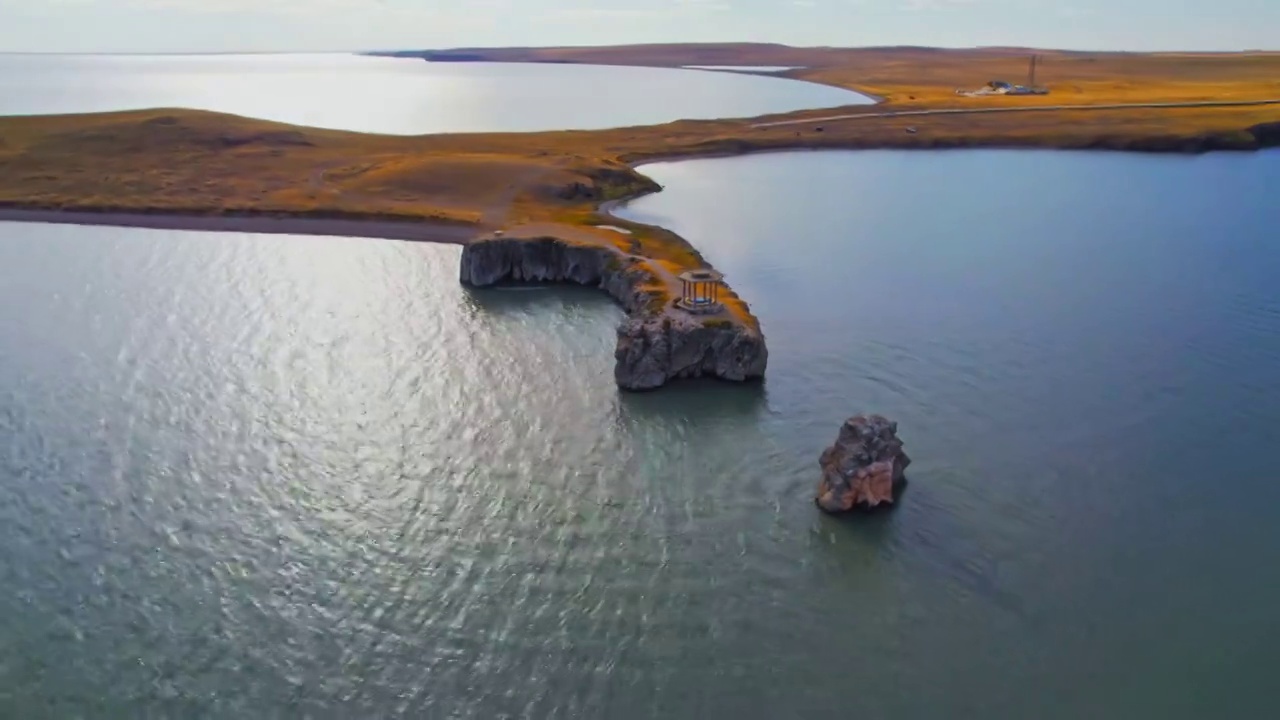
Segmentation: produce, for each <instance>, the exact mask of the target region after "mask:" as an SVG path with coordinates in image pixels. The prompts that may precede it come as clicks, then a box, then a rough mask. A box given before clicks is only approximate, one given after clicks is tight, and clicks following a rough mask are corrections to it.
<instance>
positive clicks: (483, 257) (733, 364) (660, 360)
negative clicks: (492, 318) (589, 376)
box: [460, 237, 769, 390]
mask: <svg viewBox="0 0 1280 720" xmlns="http://www.w3.org/2000/svg"><path fill="white" fill-rule="evenodd" d="M460 276H461V280H462V282H463V283H466V284H468V285H472V286H475V287H487V286H491V285H497V284H499V283H505V282H569V283H576V284H579V285H588V286H591V287H599V288H601V289H602V290H604V291H605V292H607V293H609V295H611V296H613V298H614V299H616V300H617V301H618V302H619V303H621V304H622V306H623V308H624V309H626V311H627V318H626V319H625V320H624V321H623V322H622V324H621V325H620V326H619V327H618V345H617V350H616V351H615V352H614V359H615V361H616V365H615V366H614V378H615V379H616V380H617V383H618V386H619V387H621V388H623V389H626V390H652V389H654V388H658V387H661V386H662V385H664V384H666V383H667V381H669V380H672V379H674V378H690V377H716V378H721V379H723V380H733V381H739V382H740V381H746V380H752V379H756V378H761V377H764V371H765V366H766V365H767V364H768V358H769V353H768V350H767V349H766V348H765V343H764V336H763V335H761V333H760V331H759V330H758V329H756V328H754V327H750V326H748V325H747V324H745V323H744V322H742V321H737V320H725V319H723V318H706V317H699V316H693V315H689V314H687V313H685V312H684V311H681V310H679V309H676V308H674V307H672V306H671V305H670V303H669V302H668V301H667V299H666V298H665V297H664V293H662V292H660V291H658V290H654V289H653V288H655V287H656V288H661V287H663V286H664V283H663V282H662V281H661V280H659V279H658V278H657V277H655V276H654V274H653V272H652V271H651V270H650V269H649V268H648V265H647V263H645V262H644V261H643V260H642V259H639V258H636V257H632V256H629V255H625V254H623V253H622V252H620V251H618V250H615V249H613V248H610V247H602V246H596V245H586V244H580V243H572V242H566V241H564V240H560V239H558V238H550V237H541V238H514V237H495V238H483V239H478V240H474V241H472V242H471V243H469V244H467V245H466V246H465V247H464V248H463V250H462V267H461V272H460Z"/></svg>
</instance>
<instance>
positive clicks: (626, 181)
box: [0, 45, 1280, 322]
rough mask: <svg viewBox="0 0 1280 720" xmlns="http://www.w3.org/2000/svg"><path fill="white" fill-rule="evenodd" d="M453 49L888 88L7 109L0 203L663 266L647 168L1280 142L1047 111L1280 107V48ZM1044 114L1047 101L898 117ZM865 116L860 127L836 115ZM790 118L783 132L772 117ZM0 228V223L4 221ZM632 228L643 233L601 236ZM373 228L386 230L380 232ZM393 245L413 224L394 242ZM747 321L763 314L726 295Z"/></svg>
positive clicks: (1248, 131) (669, 257) (1217, 111)
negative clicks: (769, 111) (580, 250)
mask: <svg viewBox="0 0 1280 720" xmlns="http://www.w3.org/2000/svg"><path fill="white" fill-rule="evenodd" d="M450 52H452V53H453V57H454V58H455V59H458V58H464V57H465V58H466V59H480V60H507V61H526V62H527V61H535V62H599V63H612V64H633V65H658V66H678V65H692V64H704V65H728V64H744V65H785V66H797V67H799V66H802V68H801V69H796V70H791V71H788V73H787V75H788V76H790V77H794V78H797V79H803V80H809V81H813V82H822V83H827V84H831V85H837V86H840V87H846V88H850V89H855V90H860V91H863V92H867V93H871V94H874V95H877V96H880V97H882V98H884V102H882V103H880V104H878V105H876V106H872V107H869V106H851V107H847V108H842V109H836V110H832V109H823V110H811V111H804V112H798V113H791V114H788V115H782V116H773V117H768V118H753V119H725V120H712V121H680V122H674V123H670V124H667V125H659V126H650V127H631V128H619V129H612V130H600V131H563V132H542V133H474V134H448V135H425V136H416V137H401V136H380V135H368V134H360V133H351V132H339V131H330V130H318V129H314V128H303V127H294V126H288V125H282V124H278V123H271V122H266V121H260V120H252V119H247V118H241V117H235V116H229V115H222V114H217V113H208V112H200V111H192V110H166V109H160V110H148V111H136V112H121V113H105V114H94V115H77V116H56V117H6V118H0V208H8V209H10V210H14V209H27V210H32V209H38V210H42V211H51V210H52V211H80V212H98V213H154V214H165V215H173V216H184V215H185V216H201V217H206V218H207V217H210V216H215V217H216V216H237V217H246V216H247V217H256V216H264V217H287V218H295V219H296V218H307V219H316V220H323V219H333V220H344V221H349V220H370V221H373V220H376V221H382V222H400V223H416V224H418V225H420V226H421V227H422V229H423V230H422V233H423V234H422V239H441V237H439V236H433V229H441V228H449V229H450V233H449V237H453V238H456V237H459V234H460V233H461V234H462V235H465V234H467V233H468V232H470V231H474V233H475V234H477V235H478V234H480V233H483V232H488V231H492V230H497V229H503V228H506V229H519V228H532V227H536V228H538V229H539V231H548V232H553V233H555V234H557V235H560V236H564V237H566V238H568V239H570V240H572V241H574V242H588V243H599V244H606V245H612V246H613V247H616V248H618V249H619V250H621V251H623V252H626V253H628V254H631V255H636V256H639V257H642V258H645V259H646V262H651V263H654V264H655V267H656V268H659V269H660V272H659V273H658V275H660V276H668V277H669V276H670V275H671V274H672V273H674V272H678V271H679V270H682V269H685V268H690V267H698V266H702V265H704V262H703V259H702V258H701V256H700V255H699V254H698V253H697V251H696V250H694V249H693V248H692V247H691V246H690V245H689V244H688V243H687V242H686V241H684V240H683V239H682V238H680V237H679V236H677V235H675V234H673V233H670V232H667V231H664V230H662V229H659V228H652V227H646V226H640V225H634V224H628V223H622V222H620V221H618V220H616V219H614V218H611V217H609V216H608V215H604V214H602V213H601V212H600V210H599V206H600V205H601V204H602V203H603V202H605V201H608V200H613V199H619V198H623V197H631V196H635V195H639V194H643V193H646V192H651V191H654V190H656V189H657V188H656V186H655V185H654V184H653V183H652V181H650V180H648V179H647V178H645V177H644V176H643V175H641V174H640V173H638V172H636V171H635V170H634V169H633V166H634V165H636V164H639V163H643V162H645V161H649V160H656V159H671V158H680V157H691V156H699V155H730V154H742V153H748V152H756V151H767V150H786V149H797V148H806V149H816V148H950V147H977V146H1005V147H1048V148H1107V149H1117V150H1145V151H1203V150H1212V149H1254V148H1258V147H1262V146H1266V145H1276V144H1280V105H1264V104H1255V105H1239V106H1231V107H1183V108H1150V107H1146V108H1138V107H1133V108H1123V109H1096V110H1085V109H1066V110H1062V109H1051V107H1049V106H1059V105H1071V106H1077V107H1078V106H1088V105H1109V104H1116V103H1124V104H1131V103H1162V102H1195V101H1205V100H1210V101H1220V100H1232V101H1241V102H1261V101H1268V100H1277V99H1280V54H1266V53H1261V54H1233V55H1213V54H1157V55H1134V54H1124V53H1109V54H1085V53H1066V52H1042V53H1040V54H1041V57H1042V60H1041V65H1040V70H1039V82H1040V84H1043V85H1047V86H1048V87H1049V88H1050V90H1051V91H1052V92H1051V94H1050V95H1047V96H1004V97H982V98H971V97H961V96H957V95H956V94H955V92H954V91H955V89H956V88H976V87H979V86H981V85H983V84H984V83H986V82H987V81H989V80H994V79H1004V80H1009V81H1011V82H1021V81H1022V80H1023V78H1024V77H1025V74H1026V68H1027V63H1028V60H1029V58H1030V55H1031V51H1026V50H1017V49H989V50H969V51H959V50H933V49H921V48H886V49H865V50H841V49H806V48H787V47H785V46H778V45H672V46H662V45H658V46H632V47H616V48H561V49H506V50H461V51H450ZM1033 106H1046V107H1045V109H1043V110H1041V111H1036V112H1008V113H1004V112H999V113H983V114H935V115H930V114H924V115H900V114H897V113H901V112H904V111H906V112H915V111H933V110H954V109H985V108H1000V107H1033ZM843 114H855V115H858V117H856V118H848V119H835V120H832V119H830V118H831V117H832V116H839V115H843ZM778 121H797V122H795V123H792V124H785V125H762V123H765V122H778ZM0 219H3V218H2V216H0ZM602 224H610V225H626V226H627V227H628V228H629V229H630V230H631V231H632V232H633V234H632V235H624V234H621V233H618V232H614V231H611V230H606V229H600V228H598V227H597V226H599V225H602ZM374 234H377V233H374ZM396 236H397V237H402V236H403V235H396ZM731 305H733V306H734V307H735V308H736V309H737V310H736V314H737V315H738V316H739V317H742V318H744V319H746V320H748V321H751V322H754V320H753V318H751V316H750V313H749V312H748V311H747V310H746V308H745V306H744V305H741V303H740V302H739V301H737V300H736V299H731Z"/></svg>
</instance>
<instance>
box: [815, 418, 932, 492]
mask: <svg viewBox="0 0 1280 720" xmlns="http://www.w3.org/2000/svg"><path fill="white" fill-rule="evenodd" d="M818 463H819V464H820V465H821V466H822V482H821V484H819V485H818V497H817V501H818V507H820V508H822V509H823V510H825V511H827V512H829V513H843V512H849V511H850V510H853V509H855V508H859V507H862V508H875V507H879V506H880V505H886V504H887V505H892V504H893V501H894V493H895V492H896V491H897V490H898V489H900V488H901V487H902V485H903V483H905V482H906V478H905V475H904V473H905V471H906V469H907V466H908V465H910V464H911V458H909V457H907V454H906V453H905V452H903V451H902V441H901V440H899V439H898V423H896V422H892V421H890V420H888V419H886V418H884V417H881V416H879V415H858V416H856V417H851V418H849V419H848V420H846V421H845V423H844V425H843V426H841V428H840V434H839V435H837V436H836V443H835V445H832V446H831V447H829V448H827V449H826V450H825V451H824V452H823V453H822V457H821V459H819V461H818Z"/></svg>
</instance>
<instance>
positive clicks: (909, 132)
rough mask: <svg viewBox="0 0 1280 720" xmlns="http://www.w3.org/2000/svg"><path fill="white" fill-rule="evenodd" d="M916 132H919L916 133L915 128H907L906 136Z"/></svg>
mask: <svg viewBox="0 0 1280 720" xmlns="http://www.w3.org/2000/svg"><path fill="white" fill-rule="evenodd" d="M917 132H919V131H918V130H916V129H915V128H913V127H909V128H907V134H908V135H915V134H916V133H917Z"/></svg>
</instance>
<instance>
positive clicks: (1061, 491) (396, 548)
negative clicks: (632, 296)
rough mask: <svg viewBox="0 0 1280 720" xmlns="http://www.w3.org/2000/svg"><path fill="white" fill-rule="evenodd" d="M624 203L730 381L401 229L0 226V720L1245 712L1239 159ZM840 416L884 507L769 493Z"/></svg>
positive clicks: (1256, 538)
mask: <svg viewBox="0 0 1280 720" xmlns="http://www.w3.org/2000/svg"><path fill="white" fill-rule="evenodd" d="M646 171H647V172H649V173H650V174H652V175H653V176H654V177H655V178H657V179H658V180H659V181H660V182H662V183H664V184H665V185H666V186H667V190H666V191H665V192H664V193H662V194H659V195H656V196H652V197H650V198H647V199H644V200H641V201H639V202H637V203H635V204H634V206H633V207H632V208H630V209H629V210H628V211H627V213H628V214H629V215H631V216H632V217H636V218H640V219H648V220H655V221H660V222H663V223H665V224H668V225H670V226H672V227H675V228H677V229H679V230H681V231H683V232H685V233H687V234H688V235H689V236H690V237H691V238H693V239H694V240H695V241H696V242H697V243H698V244H699V245H700V247H702V248H704V249H705V251H706V253H707V255H708V257H710V258H712V259H713V260H714V261H715V262H716V263H718V264H719V266H720V267H721V268H723V269H724V270H725V271H726V272H727V273H728V275H729V277H730V279H731V280H732V281H733V283H734V284H735V286H736V287H737V288H738V289H739V290H740V291H741V292H742V293H743V294H744V295H745V296H746V297H748V298H750V299H751V301H752V302H753V304H754V307H755V309H756V311H757V312H758V314H759V315H760V317H761V319H762V321H763V323H764V329H765V332H766V333H767V334H768V337H769V342H770V349H771V364H770V369H769V378H768V380H767V383H766V384H765V386H764V387H762V388H754V389H753V388H751V387H736V386H731V385H720V384H689V385H683V386H675V387H672V388H669V389H667V390H664V391H662V392H659V393H655V394H649V395H639V396H636V395H620V394H619V393H618V392H617V391H616V389H615V388H614V386H613V383H612V379H611V368H612V358H611V351H612V342H613V328H614V325H615V324H616V323H617V321H618V320H619V318H620V317H621V315H620V310H618V309H617V308H616V307H615V306H613V305H612V304H611V303H609V302H608V301H607V300H606V299H605V298H604V297H603V296H602V295H600V294H598V293H593V292H590V291H585V290H581V291H574V290H550V289H547V290H538V289H535V290H513V291H487V292H470V291H467V290H464V289H463V288H461V287H460V286H459V285H458V283H457V280H456V273H457V260H458V250H457V248H453V247H444V246H431V245H415V244H409V243H398V242H387V241H372V240H357V239H335V238H304V237H278V236H251V235H235V234H230V235H214V234H203V233H177V232H167V231H147V230H129V229H118V228H75V227H58V226H38V225H12V224H10V225H0V268H4V270H3V272H0V398H2V400H0V409H2V410H0V438H2V439H3V446H2V447H3V451H2V452H0V458H3V460H2V464H0V478H2V480H0V547H3V548H4V549H5V550H4V553H3V555H2V556H0V557H3V563H2V564H0V586H3V587H5V588H7V589H8V590H9V591H8V592H6V593H0V647H3V648H4V652H3V654H0V657H2V658H3V660H2V661H0V688H3V690H0V707H3V708H5V709H6V711H7V714H12V715H14V716H15V717H18V716H22V717H31V716H40V715H52V716H58V717H72V716H85V717H136V716H140V715H143V714H150V716H154V717H195V716H201V715H204V716H213V717H283V716H290V717H300V716H312V717H390V716H400V715H404V716H411V717H440V716H450V717H476V718H492V717H503V716H509V717H569V716H583V717H616V718H632V717H634V718H659V717H661V718H669V717H706V716H708V715H710V714H720V713H723V714H725V715H726V716H728V717H753V718H754V717H759V718H777V717H806V718H819V717H832V718H835V717H848V716H851V715H860V716H869V717H940V716H947V717H1039V718H1079V717H1100V718H1112V717H1114V718H1129V717H1161V718H1184V717H1185V718H1196V717H1205V716H1210V715H1214V716H1216V715H1230V716H1237V717H1256V716H1265V715H1267V714H1269V710H1270V708H1271V706H1272V704H1273V702H1274V701H1273V698H1272V697H1271V694H1270V692H1268V691H1269V689H1270V678H1269V673H1270V668H1272V667H1274V666H1275V664H1276V662H1277V661H1280V650H1278V649H1277V648H1276V646H1275V644H1274V643H1273V642H1272V638H1273V637H1274V636H1275V635H1274V633H1275V630H1276V629H1277V623H1278V622H1280V620H1277V615H1276V614H1275V610H1274V609H1275V607H1277V605H1280V564H1277V563H1276V562H1275V559H1276V557H1277V551H1280V530H1277V526H1276V523H1275V521H1274V518H1275V507H1277V503H1280V486H1278V485H1277V484H1276V483H1275V482H1274V478H1275V472H1274V452H1273V449H1274V442H1275V433H1276V428H1277V427H1280V375H1278V374H1277V372H1276V367H1277V361H1280V289H1277V286H1276V284H1275V282H1274V279H1275V277H1277V274H1278V273H1280V253H1277V251H1276V249H1275V247H1274V246H1273V241H1274V235H1273V233H1272V232H1271V230H1270V228H1271V227H1272V224H1273V223H1274V221H1275V220H1276V219H1277V218H1276V215H1275V210H1274V205H1273V204H1272V203H1271V201H1270V199H1269V197H1268V195H1267V188H1271V187H1275V186H1276V183H1277V182H1278V181H1280V157H1277V156H1276V155H1275V154H1266V155H1214V156H1208V157H1199V158H1185V157H1173V158H1163V157H1148V156H1137V155H1098V154H1059V153H1052V152H980V151H974V152H967V151H958V152H952V153H878V152H865V153H861V154H852V153H830V154H797V155H768V156H761V157H755V158H749V159H737V160H709V161H697V162H689V163H684V164H674V165H661V166H652V167H649V168H646ZM858 411H879V412H883V413H886V414H888V415H890V416H892V417H894V418H896V419H898V420H899V421H901V423H902V435H903V437H904V438H905V440H906V442H907V447H908V450H909V451H910V452H911V454H912V455H913V457H914V458H915V460H916V462H915V464H914V465H913V466H912V468H911V472H910V476H911V479H912V484H911V486H910V487H909V488H908V490H907V493H906V495H905V496H904V502H903V505H902V507H901V508H899V509H898V510H896V511H895V512H892V513H888V514H882V515H878V516H875V517H869V518H857V519H850V520H839V519H832V518H828V517H824V516H822V515H820V514H819V513H818V512H817V510H816V509H815V508H814V506H813V505H812V493H813V490H814V487H815V485H816V482H817V479H818V470H817V456H818V453H819V452H820V451H821V450H822V448H823V447H824V446H825V445H826V444H827V443H829V442H830V441H831V439H832V438H833V437H834V434H835V431H836V429H837V427H838V425H839V423H840V422H841V421H842V420H843V419H844V418H845V417H846V416H848V415H850V414H853V413H855V412H858Z"/></svg>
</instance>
